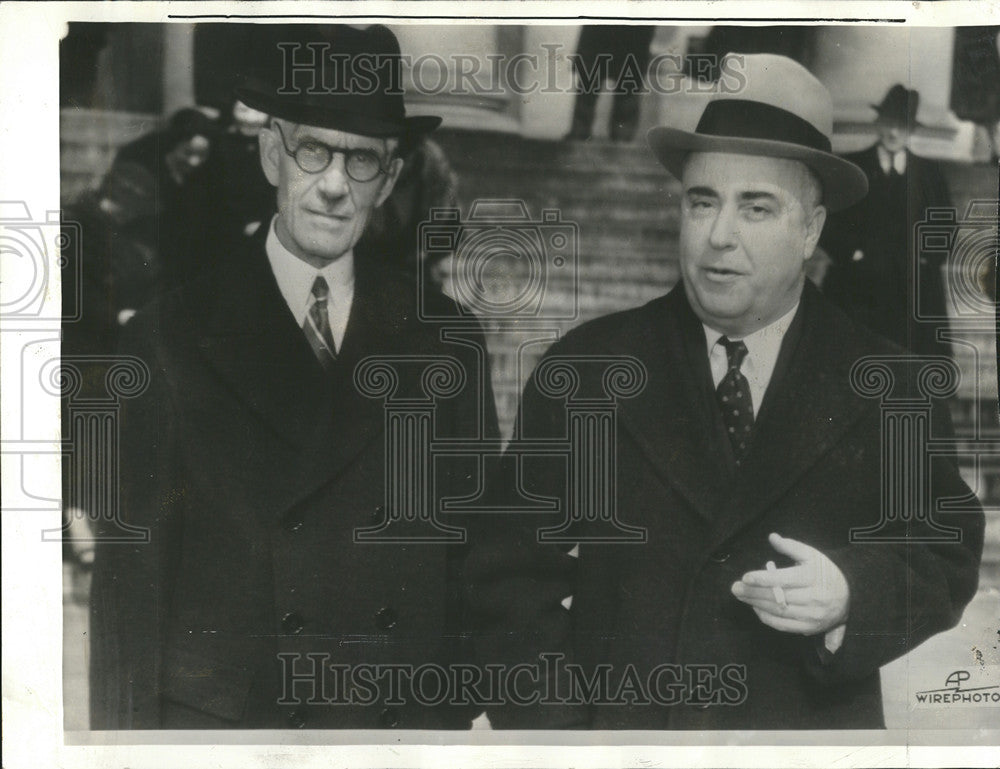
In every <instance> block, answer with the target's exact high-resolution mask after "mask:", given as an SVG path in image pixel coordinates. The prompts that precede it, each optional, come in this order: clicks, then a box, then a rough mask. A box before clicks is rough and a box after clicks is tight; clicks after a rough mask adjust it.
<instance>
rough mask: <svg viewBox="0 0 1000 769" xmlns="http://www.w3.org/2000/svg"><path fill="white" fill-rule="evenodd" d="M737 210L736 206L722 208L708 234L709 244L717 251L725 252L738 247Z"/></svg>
mask: <svg viewBox="0 0 1000 769" xmlns="http://www.w3.org/2000/svg"><path fill="white" fill-rule="evenodd" d="M736 226H737V221H736V209H735V207H734V206H722V207H721V208H720V209H719V213H718V215H717V216H716V217H715V221H713V222H712V229H711V230H710V231H709V233H708V244H709V245H710V246H711V247H712V248H714V249H716V250H717V251H724V250H726V249H729V248H732V247H733V246H735V245H736Z"/></svg>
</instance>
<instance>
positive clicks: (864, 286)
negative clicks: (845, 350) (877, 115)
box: [820, 145, 951, 355]
mask: <svg viewBox="0 0 1000 769" xmlns="http://www.w3.org/2000/svg"><path fill="white" fill-rule="evenodd" d="M845 158H846V159H847V160H850V161H851V162H852V163H854V164H856V165H858V166H859V167H860V168H861V169H862V170H863V171H864V172H865V175H866V176H867V177H868V195H867V196H866V197H865V198H864V199H863V200H861V201H860V202H858V203H856V204H855V205H853V206H851V207H850V208H848V209H847V210H845V211H841V212H838V213H834V214H831V215H830V217H829V219H828V221H827V223H826V226H825V227H824V228H823V236H822V238H821V240H820V245H821V246H822V247H823V249H824V250H825V251H826V252H827V253H828V254H829V255H830V260H831V263H830V268H829V271H828V272H827V275H826V279H825V280H824V282H823V291H824V293H826V295H827V296H828V297H829V298H830V299H831V300H833V302H834V303H835V304H837V305H838V306H840V307H841V308H842V309H843V310H844V312H846V313H847V314H848V315H850V316H851V317H853V318H855V319H856V320H858V321H860V322H861V323H863V324H865V325H866V326H868V327H869V328H871V329H872V330H873V331H876V332H877V333H879V334H881V335H882V336H884V337H886V338H887V339H891V340H892V341H893V342H895V343H896V344H898V345H901V346H903V347H906V348H908V349H910V350H913V351H914V352H917V353H920V354H923V355H950V354H951V346H950V344H949V343H947V342H943V341H939V340H938V339H937V336H936V335H937V331H938V330H939V329H942V328H947V326H948V322H947V305H946V301H945V277H944V265H945V261H946V259H947V256H948V250H947V249H946V248H940V247H936V246H935V247H930V248H929V247H927V245H928V244H927V242H926V240H927V239H924V238H921V237H920V234H919V232H918V231H917V228H918V226H919V225H920V223H921V222H924V221H926V220H927V219H928V210H929V209H941V208H949V207H950V206H951V195H950V194H949V192H948V185H947V183H946V182H945V179H944V176H943V175H942V173H941V168H940V165H939V164H938V163H937V162H936V161H933V160H928V159H926V158H921V157H919V156H917V155H914V154H913V153H912V152H909V151H907V153H906V173H905V174H904V175H903V176H899V175H892V176H888V175H886V174H885V172H884V171H883V170H882V167H881V166H880V165H879V160H878V145H875V146H873V147H870V148H869V149H867V150H865V151H863V152H859V153H856V154H853V155H846V156H845ZM921 240H924V242H921ZM930 241H931V244H932V245H934V244H935V241H936V242H937V243H940V242H941V238H940V236H938V237H936V238H930Z"/></svg>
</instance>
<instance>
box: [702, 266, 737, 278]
mask: <svg viewBox="0 0 1000 769" xmlns="http://www.w3.org/2000/svg"><path fill="white" fill-rule="evenodd" d="M704 271H705V276H706V277H707V278H708V279H709V280H718V281H726V280H733V279H734V278H738V277H740V276H741V275H742V274H743V273H742V272H737V271H736V270H731V269H729V268H728V267H705V268H704Z"/></svg>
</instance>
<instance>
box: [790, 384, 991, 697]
mask: <svg viewBox="0 0 1000 769" xmlns="http://www.w3.org/2000/svg"><path fill="white" fill-rule="evenodd" d="M933 414H934V416H933V424H934V428H935V429H934V431H933V433H932V435H933V437H945V438H950V437H951V436H952V430H951V420H950V417H949V416H948V405H947V404H946V403H938V404H936V406H935V408H934V412H933ZM931 468H932V469H931V479H930V480H931V495H930V500H931V505H933V504H934V502H935V500H937V499H942V498H961V499H963V502H962V503H961V508H962V509H961V511H957V510H956V511H950V512H947V513H942V514H937V515H935V516H934V519H935V520H936V521H938V522H940V524H941V525H942V526H947V527H954V528H956V529H957V530H958V536H959V537H960V539H959V540H957V541H941V539H940V535H939V534H936V533H935V532H934V531H933V530H932V529H929V528H928V527H927V525H926V524H924V523H922V522H921V521H920V520H919V516H913V518H912V519H911V520H909V521H902V520H898V521H896V522H894V524H893V529H894V531H890V532H887V533H891V534H894V535H896V536H897V537H898V538H899V539H901V540H903V541H902V542H900V543H898V544H887V543H882V542H874V543H862V542H854V543H851V544H848V545H846V546H844V547H841V548H838V549H836V550H834V551H832V552H828V553H827V555H828V556H829V557H830V559H831V560H832V561H833V562H834V563H835V564H836V565H837V566H838V567H839V568H840V570H841V571H842V572H843V574H844V576H845V578H846V579H847V584H848V587H849V590H850V607H849V611H848V618H847V625H846V634H845V637H844V643H843V645H842V646H841V648H840V649H839V650H838V651H837V652H836V653H835V654H829V653H827V652H826V650H825V648H823V643H822V637H819V638H818V639H815V640H816V643H815V644H814V645H813V646H812V647H811V648H810V649H809V651H807V653H806V669H807V672H808V674H809V675H810V676H812V677H813V678H814V679H816V680H817V681H819V682H821V683H826V684H838V683H843V682H847V681H853V680H858V679H862V678H865V677H867V676H871V675H873V674H874V673H876V672H877V670H878V668H880V667H881V666H883V665H885V664H887V663H889V662H891V661H892V660H894V659H896V658H897V657H900V656H902V655H903V654H906V653H907V652H909V651H911V650H912V649H915V648H916V647H917V646H919V645H920V644H922V643H923V642H924V641H926V640H927V639H928V638H930V637H931V636H933V635H936V634H937V633H940V632H942V631H944V630H947V629H949V628H951V627H954V626H955V625H956V624H958V621H959V620H960V619H961V617H962V612H963V611H964V609H965V607H966V605H967V604H968V603H969V601H971V600H972V598H973V596H975V594H976V588H977V585H978V580H979V563H980V558H981V556H982V551H983V531H984V526H985V519H984V516H983V510H982V507H981V505H980V504H979V502H978V501H977V499H976V497H975V496H974V495H973V493H972V491H970V489H969V487H968V486H967V485H966V484H965V482H964V481H963V480H962V478H961V476H960V475H959V472H958V467H957V466H956V465H955V463H954V461H953V459H952V458H951V457H944V456H942V457H938V458H936V459H935V460H934V461H933V462H932V464H931ZM923 512H924V514H925V515H927V514H930V513H931V512H932V511H930V510H925V511H923ZM935 536H937V537H938V541H927V540H928V539H933V538H934V537H935Z"/></svg>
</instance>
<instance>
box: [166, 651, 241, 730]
mask: <svg viewBox="0 0 1000 769" xmlns="http://www.w3.org/2000/svg"><path fill="white" fill-rule="evenodd" d="M163 673H164V681H163V696H164V698H165V699H168V700H171V701H173V702H176V703H179V704H181V705H185V706H187V707H189V708H193V709H195V710H200V711H203V712H205V713H208V714H209V715H212V716H215V717H217V718H221V719H224V720H226V721H233V722H236V721H239V720H240V719H242V718H243V713H244V711H245V710H246V705H247V698H248V696H249V693H250V686H251V685H252V683H253V673H252V671H250V670H247V669H246V668H242V667H239V666H238V665H233V664H232V663H227V662H220V661H219V660H216V659H211V658H209V657H206V656H204V655H201V654H198V653H197V652H194V651H191V650H189V649H183V648H178V647H173V646H171V647H169V648H168V649H167V653H166V656H165V659H164V671H163Z"/></svg>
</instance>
